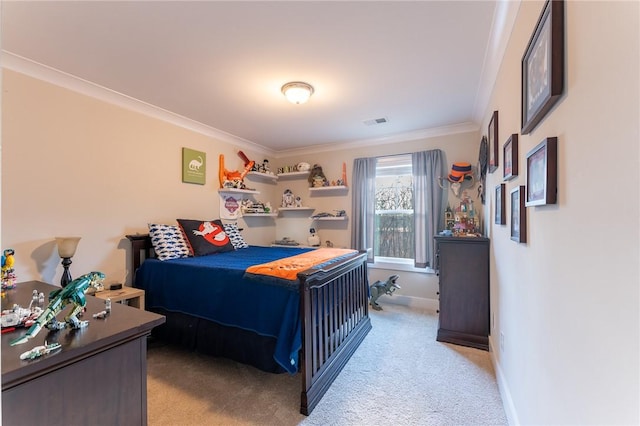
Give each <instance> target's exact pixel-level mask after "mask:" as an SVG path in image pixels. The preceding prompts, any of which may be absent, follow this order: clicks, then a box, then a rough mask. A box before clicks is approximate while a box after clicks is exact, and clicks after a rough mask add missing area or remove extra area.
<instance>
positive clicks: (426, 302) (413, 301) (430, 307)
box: [378, 294, 440, 314]
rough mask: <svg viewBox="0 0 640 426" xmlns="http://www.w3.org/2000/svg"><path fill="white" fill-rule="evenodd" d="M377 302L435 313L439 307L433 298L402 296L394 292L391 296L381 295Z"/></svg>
mask: <svg viewBox="0 0 640 426" xmlns="http://www.w3.org/2000/svg"><path fill="white" fill-rule="evenodd" d="M378 303H379V304H381V305H383V306H384V304H385V303H388V304H392V305H402V306H408V307H410V308H416V309H421V310H424V311H427V312H429V313H432V314H435V313H437V312H438V309H440V303H439V302H438V301H437V300H435V299H425V298H424V297H413V296H402V295H397V294H394V295H393V296H387V295H386V294H385V295H382V296H380V298H379V299H378Z"/></svg>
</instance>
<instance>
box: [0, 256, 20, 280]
mask: <svg viewBox="0 0 640 426" xmlns="http://www.w3.org/2000/svg"><path fill="white" fill-rule="evenodd" d="M15 253H16V252H15V250H14V249H11V248H9V249H5V250H4V251H3V252H2V277H1V282H2V288H3V289H7V288H15V287H16V281H17V279H16V271H15V269H14V265H15V258H14V255H15Z"/></svg>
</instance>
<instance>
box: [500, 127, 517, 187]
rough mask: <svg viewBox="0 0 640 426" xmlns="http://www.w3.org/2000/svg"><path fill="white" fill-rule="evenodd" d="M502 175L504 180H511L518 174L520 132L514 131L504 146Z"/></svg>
mask: <svg viewBox="0 0 640 426" xmlns="http://www.w3.org/2000/svg"><path fill="white" fill-rule="evenodd" d="M502 153H503V155H502V157H503V160H502V161H503V162H502V172H503V173H502V176H503V178H504V180H511V179H513V178H515V177H517V176H518V134H517V133H514V134H512V135H511V136H509V139H507V141H506V142H505V144H504V146H503V147H502Z"/></svg>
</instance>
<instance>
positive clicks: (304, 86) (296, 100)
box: [280, 81, 313, 104]
mask: <svg viewBox="0 0 640 426" xmlns="http://www.w3.org/2000/svg"><path fill="white" fill-rule="evenodd" d="M280 90H281V91H282V94H283V95H284V96H285V97H286V98H287V100H288V101H289V102H291V103H292V104H303V103H305V102H307V101H308V100H309V98H310V97H311V95H313V86H312V85H310V84H309V83H305V82H303V81H292V82H290V83H287V84H285V85H284V86H282V89H280Z"/></svg>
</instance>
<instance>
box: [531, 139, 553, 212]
mask: <svg viewBox="0 0 640 426" xmlns="http://www.w3.org/2000/svg"><path fill="white" fill-rule="evenodd" d="M557 192H558V138H555V137H553V138H546V139H545V140H543V141H542V142H540V143H539V144H538V145H536V147H535V148H533V149H532V150H531V151H529V152H528V153H527V200H526V206H527V207H531V206H543V205H545V204H555V203H556V201H557Z"/></svg>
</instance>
